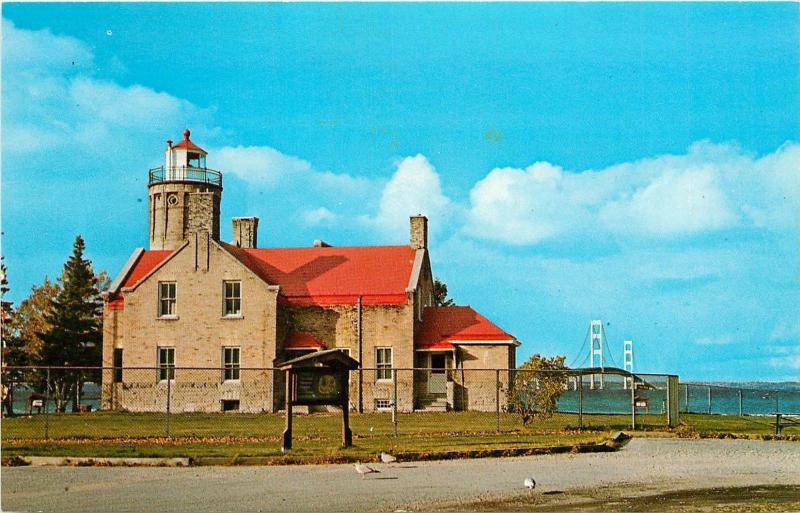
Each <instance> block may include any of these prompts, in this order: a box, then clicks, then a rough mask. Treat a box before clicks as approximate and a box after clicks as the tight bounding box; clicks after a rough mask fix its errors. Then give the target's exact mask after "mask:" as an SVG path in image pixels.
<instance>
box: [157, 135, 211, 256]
mask: <svg viewBox="0 0 800 513" xmlns="http://www.w3.org/2000/svg"><path fill="white" fill-rule="evenodd" d="M190 135H191V132H190V131H189V129H188V128H187V129H186V130H184V131H183V140H182V141H181V142H179V143H178V144H175V145H173V144H172V141H167V149H166V151H165V152H164V165H163V166H159V167H155V168H153V169H151V170H150V173H149V180H148V185H147V188H148V192H149V209H148V212H149V216H150V249H176V248H178V247H180V246H181V245H182V244H183V243H184V242H185V241H186V240H187V239H188V238H189V237H190V236H192V235H193V234H195V233H200V234H208V237H210V238H211V239H213V240H216V241H218V240H219V205H220V201H221V200H222V173H220V172H219V171H215V170H213V169H208V168H207V167H206V156H207V155H208V153H207V152H206V151H205V150H204V149H203V148H201V147H199V146H197V145H196V144H195V143H193V142H192V141H191V139H189V136H190Z"/></svg>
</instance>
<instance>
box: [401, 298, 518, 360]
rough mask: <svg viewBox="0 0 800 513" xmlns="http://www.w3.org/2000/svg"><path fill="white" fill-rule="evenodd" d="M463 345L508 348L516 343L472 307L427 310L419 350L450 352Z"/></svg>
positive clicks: (417, 347) (423, 315) (424, 315)
mask: <svg viewBox="0 0 800 513" xmlns="http://www.w3.org/2000/svg"><path fill="white" fill-rule="evenodd" d="M459 342H465V343H466V342H471V343H476V342H485V343H487V344H508V343H513V342H516V339H515V338H514V336H513V335H510V334H508V333H506V332H505V331H503V330H502V329H500V328H499V327H498V326H497V325H496V324H494V323H493V322H491V321H490V320H489V319H487V318H486V317H484V316H482V315H481V314H479V313H478V312H476V311H475V310H473V309H472V307H470V306H443V307H427V308H425V310H424V311H423V314H422V326H421V327H420V330H419V332H418V334H417V343H416V349H417V350H428V351H431V350H449V349H455V345H454V344H458V343H459Z"/></svg>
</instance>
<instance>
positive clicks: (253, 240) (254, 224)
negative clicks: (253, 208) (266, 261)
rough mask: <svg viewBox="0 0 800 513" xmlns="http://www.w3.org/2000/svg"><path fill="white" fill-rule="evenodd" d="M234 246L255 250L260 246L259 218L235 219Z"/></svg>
mask: <svg viewBox="0 0 800 513" xmlns="http://www.w3.org/2000/svg"><path fill="white" fill-rule="evenodd" d="M233 244H234V246H238V247H240V248H255V247H257V246H258V218H257V217H234V218H233Z"/></svg>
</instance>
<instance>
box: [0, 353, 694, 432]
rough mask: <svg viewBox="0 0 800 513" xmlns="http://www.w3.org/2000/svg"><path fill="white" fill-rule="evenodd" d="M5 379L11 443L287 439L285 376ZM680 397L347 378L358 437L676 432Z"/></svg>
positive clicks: (510, 377)
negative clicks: (284, 433)
mask: <svg viewBox="0 0 800 513" xmlns="http://www.w3.org/2000/svg"><path fill="white" fill-rule="evenodd" d="M2 382H3V387H4V388H3V390H4V394H5V396H4V400H3V415H4V417H5V419H4V424H3V430H2V437H3V439H4V441H5V440H12V439H16V440H37V439H70V438H74V439H95V438H97V439H126V438H131V439H140V438H161V437H166V438H176V437H182V438H198V439H207V438H209V437H211V438H220V437H223V438H224V437H234V438H236V437H256V438H259V439H263V440H271V439H274V440H276V441H278V440H279V437H280V435H281V433H282V431H283V417H284V415H283V413H282V410H283V409H284V402H285V401H284V395H285V379H284V373H283V371H280V370H278V369H272V368H259V369H252V368H239V367H229V368H175V367H171V366H165V367H159V368H149V367H148V368H128V367H125V368H89V367H85V368H56V367H48V368H45V367H24V368H23V367H17V368H6V369H5V370H4V371H3V375H2ZM671 384H672V386H671ZM685 389H686V388H685ZM677 390H678V387H677V377H676V376H667V375H644V374H637V375H635V376H634V375H630V374H627V373H620V372H617V373H614V372H604V373H600V372H597V371H596V370H568V371H531V370H520V369H435V368H428V369H423V368H414V369H412V368H407V369H391V368H378V369H366V368H364V369H357V370H355V371H352V372H351V373H350V379H349V406H350V410H351V411H352V412H353V415H351V421H352V425H353V431H354V434H355V435H357V436H362V437H371V436H384V437H398V436H403V435H404V434H405V435H413V436H426V435H427V434H430V435H431V436H433V435H436V434H444V433H449V434H451V435H452V434H459V433H469V434H471V435H473V436H485V437H487V438H491V437H496V436H501V435H506V436H509V437H513V436H519V435H520V434H521V433H523V432H525V430H528V431H530V430H538V431H540V432H541V431H547V430H550V431H554V432H555V431H561V432H563V431H564V430H571V429H581V428H595V429H624V428H642V427H645V428H647V427H665V426H674V425H676V424H677V404H678V401H679V400H680V398H679V397H678V395H679V394H678V393H677ZM689 392H690V394H689V395H690V397H693V394H692V392H693V390H690V391H689ZM692 400H693V399H692ZM690 404H694V403H692V402H690ZM338 411H339V410H338V408H337V407H334V406H306V407H295V412H296V413H297V414H299V416H298V417H297V418H298V420H297V421H296V425H298V426H300V427H301V430H302V429H306V432H305V435H304V436H307V437H310V438H313V437H315V436H323V433H324V432H327V431H326V430H330V431H331V433H333V434H335V433H336V432H337V430H338V428H337V424H336V423H337V420H336V419H337V418H338V415H337V412H338ZM671 412H672V417H670V413H671ZM10 417H14V418H13V419H11V418H10Z"/></svg>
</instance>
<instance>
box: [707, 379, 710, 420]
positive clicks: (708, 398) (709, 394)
mask: <svg viewBox="0 0 800 513" xmlns="http://www.w3.org/2000/svg"><path fill="white" fill-rule="evenodd" d="M707 388H708V414H709V415H711V386H708V387H707Z"/></svg>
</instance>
